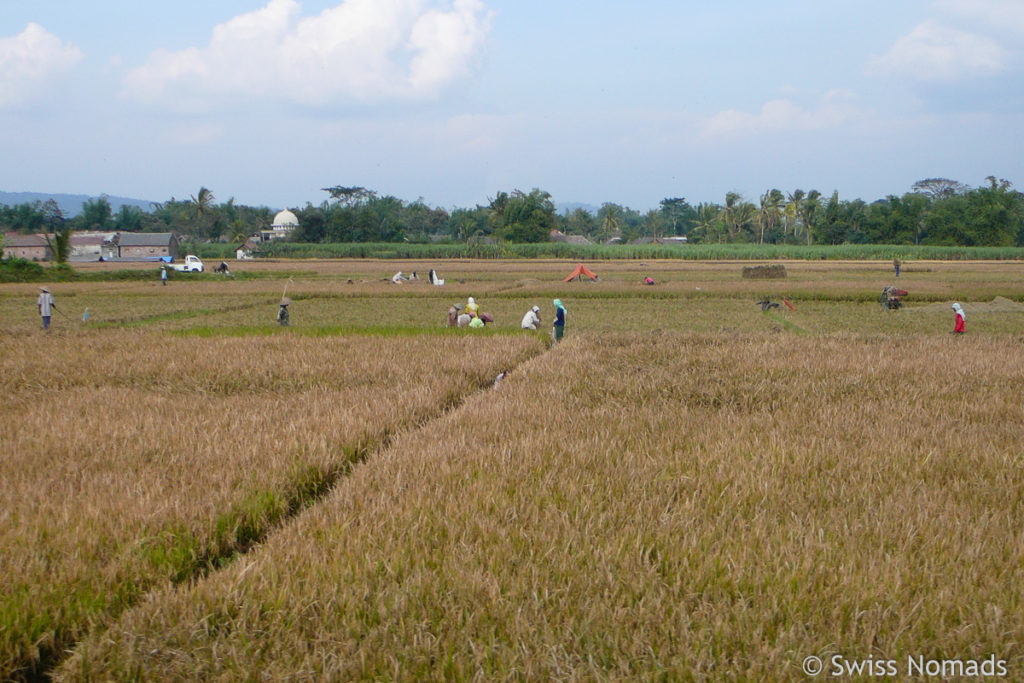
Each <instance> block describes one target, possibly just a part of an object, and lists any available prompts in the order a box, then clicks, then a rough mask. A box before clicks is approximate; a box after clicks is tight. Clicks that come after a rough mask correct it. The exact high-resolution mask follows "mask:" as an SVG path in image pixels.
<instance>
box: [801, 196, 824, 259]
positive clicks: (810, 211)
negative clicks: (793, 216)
mask: <svg viewBox="0 0 1024 683" xmlns="http://www.w3.org/2000/svg"><path fill="white" fill-rule="evenodd" d="M820 197H821V193H820V192H818V191H817V190H811V191H810V192H808V193H807V197H806V198H805V199H804V201H803V203H802V205H801V207H800V221H801V222H802V223H803V224H804V232H806V233H807V246H811V242H812V240H813V237H814V233H813V231H812V230H811V228H812V227H814V219H815V217H816V216H817V213H818V208H819V202H818V199H819V198H820Z"/></svg>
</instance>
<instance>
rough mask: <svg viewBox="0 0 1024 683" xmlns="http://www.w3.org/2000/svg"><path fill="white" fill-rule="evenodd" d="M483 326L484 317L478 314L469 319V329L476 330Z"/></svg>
mask: <svg viewBox="0 0 1024 683" xmlns="http://www.w3.org/2000/svg"><path fill="white" fill-rule="evenodd" d="M483 326H484V319H483V318H481V317H480V316H478V315H475V316H473V319H472V320H470V321H469V329H471V330H477V329H480V328H481V327H483Z"/></svg>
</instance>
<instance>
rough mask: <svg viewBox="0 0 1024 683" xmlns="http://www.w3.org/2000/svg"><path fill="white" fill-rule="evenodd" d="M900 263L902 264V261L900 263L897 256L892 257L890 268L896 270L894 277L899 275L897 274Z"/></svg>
mask: <svg viewBox="0 0 1024 683" xmlns="http://www.w3.org/2000/svg"><path fill="white" fill-rule="evenodd" d="M902 265H903V264H902V263H900V260H899V259H898V258H894V259H893V260H892V269H893V270H895V271H896V277H899V276H900V267H901V266H902Z"/></svg>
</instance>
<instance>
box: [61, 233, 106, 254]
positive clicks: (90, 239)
mask: <svg viewBox="0 0 1024 683" xmlns="http://www.w3.org/2000/svg"><path fill="white" fill-rule="evenodd" d="M114 236H115V233H112V232H75V233H72V234H71V255H70V256H69V257H68V260H70V261H99V260H101V259H102V260H107V259H109V258H110V257H111V256H113V255H114V254H113V253H112V252H113V239H114Z"/></svg>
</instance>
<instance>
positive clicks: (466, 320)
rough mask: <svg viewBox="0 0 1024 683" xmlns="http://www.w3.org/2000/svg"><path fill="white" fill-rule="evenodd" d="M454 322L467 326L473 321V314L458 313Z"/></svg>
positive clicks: (460, 325)
mask: <svg viewBox="0 0 1024 683" xmlns="http://www.w3.org/2000/svg"><path fill="white" fill-rule="evenodd" d="M456 322H457V324H458V326H459V327H469V324H470V323H471V322H473V316H471V315H470V314H469V313H462V314H460V315H459V317H458V319H457V321H456Z"/></svg>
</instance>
